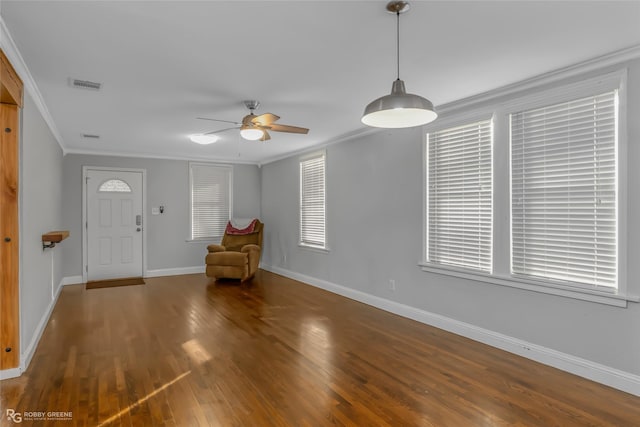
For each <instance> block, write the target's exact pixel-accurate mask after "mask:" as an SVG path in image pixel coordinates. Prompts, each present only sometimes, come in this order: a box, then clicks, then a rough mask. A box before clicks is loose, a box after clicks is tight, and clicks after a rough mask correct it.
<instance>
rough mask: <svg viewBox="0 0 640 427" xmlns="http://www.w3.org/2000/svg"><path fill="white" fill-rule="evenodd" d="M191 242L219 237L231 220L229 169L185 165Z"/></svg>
mask: <svg viewBox="0 0 640 427" xmlns="http://www.w3.org/2000/svg"><path fill="white" fill-rule="evenodd" d="M189 183H190V187H191V239H192V240H196V239H205V238H212V237H220V236H222V235H223V234H224V230H225V228H226V226H227V223H228V222H229V219H230V218H231V206H232V200H231V194H232V190H231V189H232V169H231V168H230V167H227V166H215V165H209V164H202V163H189Z"/></svg>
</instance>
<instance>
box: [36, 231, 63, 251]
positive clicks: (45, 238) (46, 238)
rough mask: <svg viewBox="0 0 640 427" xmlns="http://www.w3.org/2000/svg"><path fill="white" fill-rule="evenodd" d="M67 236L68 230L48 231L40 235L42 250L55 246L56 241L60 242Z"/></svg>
mask: <svg viewBox="0 0 640 427" xmlns="http://www.w3.org/2000/svg"><path fill="white" fill-rule="evenodd" d="M67 237H69V231H67V230H62V231H50V232H48V233H46V234H43V235H42V250H45V249H47V248H53V247H55V246H56V243H60V242H62V241H63V240H64V239H66V238H67Z"/></svg>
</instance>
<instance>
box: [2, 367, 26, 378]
mask: <svg viewBox="0 0 640 427" xmlns="http://www.w3.org/2000/svg"><path fill="white" fill-rule="evenodd" d="M20 374H22V371H21V370H20V368H11V369H3V370H0V380H7V379H9V378H16V377H19V376H20Z"/></svg>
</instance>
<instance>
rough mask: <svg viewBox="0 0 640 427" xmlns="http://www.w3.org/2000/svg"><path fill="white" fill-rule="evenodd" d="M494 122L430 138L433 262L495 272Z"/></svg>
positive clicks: (429, 228) (429, 255)
mask: <svg viewBox="0 0 640 427" xmlns="http://www.w3.org/2000/svg"><path fill="white" fill-rule="evenodd" d="M491 146H492V126H491V120H484V121H480V122H477V123H472V124H466V125H463V126H458V127H453V128H449V129H445V130H440V131H437V132H432V133H429V134H427V150H426V151H427V171H428V172H427V173H426V178H427V183H426V188H427V224H428V225H427V238H426V243H427V250H426V255H427V261H428V262H430V263H435V264H442V265H447V266H453V267H462V268H469V269H474V270H480V271H483V272H488V273H490V272H491V269H492V265H491V249H492V248H491V244H492V161H491Z"/></svg>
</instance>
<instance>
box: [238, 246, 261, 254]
mask: <svg viewBox="0 0 640 427" xmlns="http://www.w3.org/2000/svg"><path fill="white" fill-rule="evenodd" d="M240 252H245V253H249V252H260V246H258V245H253V244H249V245H244V246H243V247H242V249H240Z"/></svg>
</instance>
